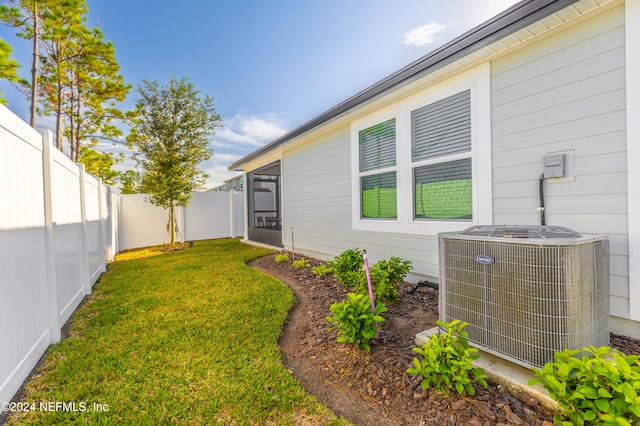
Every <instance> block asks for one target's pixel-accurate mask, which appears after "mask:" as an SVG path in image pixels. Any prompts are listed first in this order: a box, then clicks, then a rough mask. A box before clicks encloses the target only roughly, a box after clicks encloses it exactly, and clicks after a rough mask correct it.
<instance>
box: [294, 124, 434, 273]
mask: <svg viewBox="0 0 640 426" xmlns="http://www.w3.org/2000/svg"><path fill="white" fill-rule="evenodd" d="M350 149H351V148H350V127H349V126H345V127H342V128H340V129H337V130H336V131H334V132H333V133H331V134H330V135H328V136H326V137H323V138H322V139H321V140H317V141H315V143H312V144H305V145H303V146H300V147H298V148H294V149H292V150H287V151H284V152H283V155H282V186H283V188H284V191H283V199H282V201H283V212H284V221H283V223H284V229H283V238H284V240H283V242H284V245H285V248H287V249H289V250H290V249H291V228H292V227H293V230H294V237H295V247H296V252H299V253H304V254H309V255H313V256H315V257H318V258H321V259H325V260H327V259H330V258H332V257H334V256H336V255H338V254H340V253H341V252H342V251H344V250H346V249H350V248H354V247H359V248H361V249H367V253H368V255H369V258H370V259H371V260H372V262H375V261H377V260H380V259H383V258H385V259H388V258H389V257H391V256H399V257H402V258H403V259H408V260H411V261H412V262H413V267H414V272H417V273H418V274H420V275H421V276H425V275H427V276H430V277H432V278H433V277H436V276H437V268H438V252H437V242H436V238H435V237H425V236H424V235H409V234H398V233H381V232H371V231H356V230H353V229H352V220H351V219H352V218H351V212H352V208H351V203H352V199H351V170H350V169H351V155H350Z"/></svg>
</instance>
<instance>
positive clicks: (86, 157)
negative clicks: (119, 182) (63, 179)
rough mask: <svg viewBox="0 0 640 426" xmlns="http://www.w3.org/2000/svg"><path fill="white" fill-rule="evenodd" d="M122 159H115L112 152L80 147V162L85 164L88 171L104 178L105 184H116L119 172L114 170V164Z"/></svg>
mask: <svg viewBox="0 0 640 426" xmlns="http://www.w3.org/2000/svg"><path fill="white" fill-rule="evenodd" d="M120 161H122V160H119V159H117V160H114V158H113V155H112V154H111V153H110V152H100V151H98V150H95V149H92V148H89V147H86V146H83V147H82V148H80V155H79V157H78V162H79V163H81V164H84V168H85V170H86V171H87V173H91V174H92V175H94V176H96V177H99V178H100V179H102V183H104V184H105V185H114V184H115V183H116V178H117V177H118V176H119V173H118V172H117V171H115V170H113V165H114V164H115V163H116V162H120Z"/></svg>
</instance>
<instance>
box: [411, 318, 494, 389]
mask: <svg viewBox="0 0 640 426" xmlns="http://www.w3.org/2000/svg"><path fill="white" fill-rule="evenodd" d="M437 324H438V325H439V326H440V327H443V328H444V329H445V330H446V333H439V334H433V335H431V336H430V337H429V339H428V340H427V342H426V343H425V344H423V345H422V346H421V347H420V348H413V351H414V352H416V353H418V354H420V355H422V362H421V361H420V360H419V359H418V358H413V367H411V368H409V369H407V373H409V374H416V375H418V374H419V375H421V376H422V382H421V383H420V386H422V389H425V390H426V389H427V388H428V387H429V386H430V385H433V387H434V388H435V389H436V390H437V391H438V392H440V393H441V394H443V395H445V396H448V395H449V392H450V391H451V390H455V391H456V392H458V393H459V394H460V395H467V394H468V395H475V393H476V391H475V388H474V387H473V385H472V382H473V381H475V382H478V383H479V384H480V385H482V386H483V387H484V388H485V389H486V388H487V386H488V384H487V380H486V379H487V376H486V375H485V374H484V371H483V370H482V369H481V368H478V367H474V366H473V365H472V362H473V361H474V360H475V359H477V358H478V356H479V355H478V354H477V352H478V350H477V349H476V348H472V347H469V343H468V342H467V337H468V336H469V335H468V333H467V332H465V331H462V329H463V328H464V327H466V326H467V325H469V324H468V323H466V322H460V321H458V320H454V321H452V322H450V323H445V322H442V321H437ZM470 374H473V380H472V378H471V377H470Z"/></svg>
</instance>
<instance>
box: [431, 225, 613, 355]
mask: <svg viewBox="0 0 640 426" xmlns="http://www.w3.org/2000/svg"><path fill="white" fill-rule="evenodd" d="M438 237H439V245H440V319H441V320H442V321H445V322H450V321H452V320H454V319H458V320H461V321H465V322H468V323H469V324H470V325H469V326H468V327H467V328H466V329H465V330H466V331H467V332H468V333H469V341H470V342H471V343H472V344H473V346H476V347H478V348H480V349H483V350H485V351H487V352H490V353H493V354H494V355H497V356H500V357H502V358H504V359H507V360H509V361H512V362H515V363H517V364H520V365H522V366H525V367H527V368H529V367H531V366H536V367H542V366H543V365H544V364H545V363H547V362H549V361H553V360H554V352H555V351H561V350H564V349H582V348H583V347H585V346H589V345H595V346H603V345H608V344H609V240H608V239H607V238H606V237H605V236H603V235H595V234H579V233H577V232H574V231H572V230H570V229H568V228H564V227H558V226H473V227H471V228H468V229H466V230H464V231H462V232H451V233H441V234H439V235H438Z"/></svg>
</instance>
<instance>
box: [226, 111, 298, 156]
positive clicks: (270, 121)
mask: <svg viewBox="0 0 640 426" xmlns="http://www.w3.org/2000/svg"><path fill="white" fill-rule="evenodd" d="M223 125H224V127H223V128H221V129H219V130H218V131H216V135H215V138H214V139H215V141H219V143H218V145H219V146H220V147H227V146H228V147H230V146H234V147H236V148H237V147H238V145H244V146H249V147H255V148H257V147H261V146H263V145H265V144H266V143H268V142H271V141H272V140H274V139H276V138H278V137H280V136H282V135H283V134H285V133H286V131H287V129H285V128H284V127H283V126H282V124H281V123H279V120H278V119H277V118H275V117H271V116H265V117H260V116H252V115H244V114H236V115H235V116H233V117H232V118H230V119H225V120H224V123H223ZM215 145H216V143H215V142H214V147H215Z"/></svg>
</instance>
